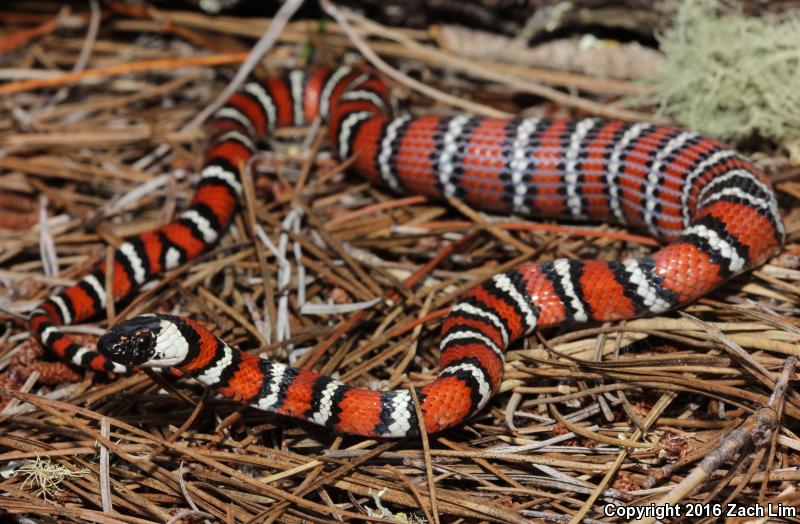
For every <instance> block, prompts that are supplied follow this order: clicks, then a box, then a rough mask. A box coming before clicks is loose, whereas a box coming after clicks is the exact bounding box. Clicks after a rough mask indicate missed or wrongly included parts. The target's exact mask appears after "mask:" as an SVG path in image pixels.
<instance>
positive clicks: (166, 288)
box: [0, 2, 800, 523]
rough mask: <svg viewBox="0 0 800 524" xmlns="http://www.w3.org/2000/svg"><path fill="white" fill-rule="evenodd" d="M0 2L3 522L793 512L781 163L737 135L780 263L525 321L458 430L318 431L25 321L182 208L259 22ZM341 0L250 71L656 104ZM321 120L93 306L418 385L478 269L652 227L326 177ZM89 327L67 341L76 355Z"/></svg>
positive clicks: (504, 99)
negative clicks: (691, 296) (422, 433)
mask: <svg viewBox="0 0 800 524" xmlns="http://www.w3.org/2000/svg"><path fill="white" fill-rule="evenodd" d="M51 7H53V6H51ZM0 9H2V10H3V11H2V13H0V19H2V20H3V25H2V26H0V30H1V31H2V33H0V50H2V57H0V75H2V81H3V82H4V83H3V84H0V95H1V96H2V101H3V103H2V107H0V111H2V117H0V151H2V152H1V153H0V321H2V323H3V328H2V331H0V333H2V336H0V387H1V388H2V391H3V396H2V408H0V409H2V411H0V427H1V428H2V431H0V518H6V519H16V520H12V521H16V522H101V523H111V522H125V523H139V522H205V521H209V522H231V523H233V522H242V523H244V522H278V521H280V522H301V521H302V522H331V521H349V520H355V521H387V522H424V521H440V522H529V521H537V520H539V519H547V520H548V521H552V522H570V521H577V520H580V519H584V520H585V521H586V522H595V521H609V520H611V521H621V519H620V518H610V517H608V516H607V515H604V513H603V507H604V505H606V504H607V503H609V502H615V503H616V504H619V505H646V504H651V503H656V502H659V503H663V502H664V501H669V502H671V503H678V502H681V503H688V502H708V501H714V502H720V503H721V502H728V501H732V502H735V503H738V504H741V505H744V506H753V505H755V504H756V503H760V504H764V505H766V504H768V503H772V504H775V505H777V504H778V503H781V504H784V505H786V506H787V507H788V506H795V505H797V504H798V503H800V494H798V492H797V490H796V488H795V486H796V485H797V482H798V481H799V480H800V470H798V469H797V466H798V461H799V460H800V437H798V436H797V435H796V434H795V431H796V430H797V428H798V422H800V396H798V395H797V393H796V392H795V391H794V389H793V384H792V381H793V379H794V365H795V363H796V357H797V356H798V353H799V350H798V348H800V344H798V342H800V324H798V322H797V320H796V318H797V302H798V299H799V298H800V263H798V257H800V245H798V239H799V238H800V237H799V236H798V231H800V206H798V200H797V199H798V198H799V197H800V184H798V182H797V181H796V178H797V177H796V175H797V168H793V167H791V166H790V164H789V162H788V160H787V159H786V158H784V157H782V156H781V155H780V154H779V153H776V152H775V151H774V150H772V149H770V148H768V147H767V146H764V147H762V148H760V149H752V150H750V151H749V153H751V154H752V155H751V156H752V157H753V158H754V159H755V162H756V164H757V165H758V166H759V167H761V168H762V169H764V170H765V172H766V173H767V175H768V176H769V177H770V178H771V180H772V181H773V184H774V186H775V187H776V192H777V194H778V197H779V202H780V204H781V212H782V215H783V218H784V223H785V225H786V229H787V242H786V246H785V248H784V250H783V252H782V254H781V255H779V256H777V257H775V258H773V259H771V260H770V261H769V262H767V264H765V265H763V266H761V267H759V268H758V269H756V270H755V271H752V272H749V273H747V274H745V275H742V276H739V277H737V278H735V279H734V280H733V281H731V282H729V283H727V284H726V285H724V286H722V287H721V288H719V289H718V290H716V291H714V292H713V293H711V294H709V295H708V296H706V297H704V298H702V299H701V300H699V301H696V302H694V303H693V304H692V305H689V306H686V307H683V308H680V310H679V311H678V312H669V313H664V314H662V315H659V316H657V317H654V318H645V319H637V320H630V321H625V322H609V323H605V324H592V325H587V326H578V327H572V328H570V327H558V328H552V329H545V330H542V331H540V332H537V333H536V334H535V335H533V336H531V337H528V338H527V339H525V340H524V342H523V343H517V344H515V345H514V346H513V347H512V348H511V350H510V351H509V352H508V353H507V358H506V364H505V373H504V376H503V382H502V384H501V386H500V393H499V394H497V395H496V396H494V397H493V399H492V400H491V401H490V403H489V405H488V406H487V407H486V408H484V409H483V410H482V411H481V412H480V413H479V415H477V416H475V417H473V418H471V419H470V420H469V421H468V422H467V423H465V424H463V425H461V426H460V427H458V428H455V429H452V430H448V431H446V432H443V433H437V434H431V435H429V436H426V437H425V438H423V439H421V440H417V439H409V440H369V439H364V438H354V437H347V436H339V435H336V434H333V433H331V432H330V431H326V430H323V429H320V428H318V427H316V426H313V425H310V424H304V423H300V422H296V421H293V420H290V419H288V418H285V417H280V416H276V415H272V414H267V413H263V412H260V411H258V410H254V409H250V408H242V407H241V406H240V405H239V404H237V403H235V402H232V401H229V400H225V399H223V398H221V397H219V396H218V395H216V394H215V393H213V392H210V391H207V390H204V389H203V388H202V387H200V386H199V385H197V383H195V382H193V381H190V380H184V381H175V380H170V379H167V378H165V377H162V376H161V375H160V374H157V373H153V372H148V373H145V372H139V373H136V374H133V375H131V376H125V377H117V378H115V379H113V380H111V379H109V378H107V377H103V376H101V375H99V374H95V373H92V372H85V371H82V370H79V369H77V368H74V367H70V366H67V365H64V364H62V363H59V362H55V361H54V360H53V359H52V358H50V357H49V356H48V355H45V354H43V351H42V348H41V346H40V345H39V344H38V342H36V341H35V339H34V338H32V337H30V335H29V334H28V333H27V331H26V330H27V325H26V322H25V318H26V316H27V314H28V312H30V310H31V309H32V308H33V307H35V306H36V304H38V303H39V302H40V301H41V300H42V299H43V298H45V297H47V296H48V295H49V294H50V293H51V292H52V291H54V290H56V289H57V288H59V287H60V286H67V285H71V284H74V283H75V282H76V281H77V280H78V279H79V278H81V277H82V276H83V275H85V274H86V273H87V272H88V271H89V270H91V269H92V268H93V267H94V266H95V265H96V264H98V263H99V262H101V261H103V260H106V259H107V258H108V257H109V256H110V254H111V253H113V248H114V246H118V245H119V244H120V243H121V241H122V240H121V239H123V238H125V237H128V236H130V235H135V234H138V233H141V232H144V231H147V230H150V229H152V228H154V227H157V226H159V225H161V224H164V223H166V222H168V221H169V220H170V219H171V217H173V216H174V215H175V214H176V213H177V212H179V211H180V210H181V209H183V208H185V206H186V205H187V199H188V198H189V196H190V195H191V194H192V187H193V185H194V183H195V177H196V175H195V173H196V172H197V170H198V168H199V167H200V166H201V165H202V158H203V150H204V149H203V148H204V135H203V133H202V131H201V128H199V127H198V126H196V125H195V124H194V123H193V121H195V119H196V118H197V115H198V114H202V113H203V111H204V110H205V109H206V108H208V107H209V106H210V105H211V104H212V102H213V100H214V99H215V97H216V96H217V95H218V94H219V93H220V92H221V91H222V90H223V89H224V87H225V86H226V85H227V84H228V82H229V81H230V80H231V78H232V77H233V75H234V73H235V71H236V69H237V68H238V67H239V65H240V64H241V62H242V61H243V60H244V59H245V57H247V55H248V52H249V51H250V48H251V46H252V44H253V38H258V37H260V36H261V35H262V34H263V33H264V32H265V31H266V30H267V27H268V26H269V21H267V20H261V19H253V18H241V19H236V18H235V17H211V16H206V15H202V14H197V13H188V12H177V11H155V10H152V9H151V10H148V9H139V8H134V7H130V6H127V5H121V4H117V3H115V2H108V3H103V6H102V9H101V10H99V11H97V13H96V14H95V15H94V16H93V15H92V12H91V11H88V10H86V8H85V7H84V6H83V5H81V6H78V7H76V6H73V9H72V10H70V11H69V12H61V13H60V14H58V13H57V10H56V9H53V10H52V11H46V10H44V9H43V10H41V11H37V12H33V11H30V10H26V9H25V8H24V4H23V3H11V4H8V6H3V7H2V8H0ZM339 14H340V16H344V17H345V22H346V23H347V24H350V26H354V28H355V29H357V31H354V30H352V29H351V30H350V31H348V30H347V28H343V26H342V25H339V24H336V23H332V22H329V23H326V24H322V25H320V24H317V23H315V22H313V21H310V22H306V21H298V22H291V23H289V24H288V25H286V27H284V28H283V30H282V31H281V32H280V33H279V34H280V36H278V38H277V41H276V42H275V43H274V45H273V46H272V48H271V49H270V50H269V52H268V54H267V55H266V63H267V64H268V67H265V66H264V64H263V63H262V64H260V65H259V67H258V69H257V70H256V71H257V73H260V74H263V73H265V72H266V71H279V70H285V69H289V68H293V67H304V66H306V65H308V64H309V63H313V64H316V65H319V64H327V65H331V66H336V65H338V64H339V63H340V62H341V61H342V60H343V59H345V58H343V57H344V56H345V55H347V58H346V60H352V61H354V63H356V64H362V65H372V66H376V64H377V67H378V69H381V70H383V68H384V67H386V68H390V69H391V70H392V71H394V72H395V73H396V72H398V71H405V72H409V73H412V77H413V78H411V77H408V76H406V75H397V76H396V77H394V78H392V79H390V80H389V81H388V82H389V85H390V87H391V88H392V91H393V92H394V94H395V95H396V96H397V97H398V98H399V99H400V101H401V104H402V105H403V106H405V107H407V108H409V109H410V110H411V111H412V112H414V113H415V114H428V113H438V114H442V113H447V112H448V111H450V112H452V111H454V110H455V109H457V110H471V111H473V112H477V113H479V114H484V115H488V116H502V115H504V114H518V113H520V112H523V111H524V113H525V115H526V116H551V117H554V116H555V117H558V116H560V117H565V116H585V115H587V114H593V115H599V116H605V117H618V118H623V119H629V120H630V119H641V118H644V119H649V120H659V119H663V117H656V116H655V115H653V114H652V113H651V112H650V110H651V108H649V107H641V108H637V109H635V110H634V109H623V108H622V107H621V106H619V105H618V104H613V103H612V102H614V100H616V99H618V98H619V96H623V95H630V94H631V93H640V92H641V91H642V89H643V88H642V87H641V85H640V84H637V83H634V82H630V81H627V80H610V79H603V78H595V77H592V76H588V75H587V74H585V73H563V74H561V73H559V74H551V75H550V76H548V75H545V74H542V75H540V76H537V72H536V69H535V68H530V69H529V70H527V69H525V68H520V69H523V70H525V71H527V73H525V74H522V73H520V71H517V73H519V74H518V75H516V76H514V75H511V74H510V73H509V66H508V65H506V64H503V63H499V62H498V63H494V62H491V61H488V60H484V61H481V60H477V59H465V58H461V57H458V56H457V55H455V54H454V53H453V51H452V50H448V49H443V48H440V47H437V43H436V42H435V41H434V40H433V39H432V38H431V36H430V34H429V33H428V32H426V31H419V30H404V29H394V28H388V27H383V26H380V25H378V24H376V23H374V22H370V21H369V20H366V19H362V18H359V17H358V16H355V15H353V14H352V13H350V12H348V11H339ZM98 20H99V23H98V29H97V30H96V31H95V30H93V29H92V27H93V22H98ZM364 46H366V47H367V52H366V53H365V51H364ZM87 50H88V51H87ZM309 50H312V52H311V53H309ZM370 51H371V52H374V53H377V55H378V57H377V58H378V60H380V63H376V62H370V61H371V60H372V59H373V58H374V57H371V56H370ZM310 57H313V58H310ZM365 57H366V58H365ZM384 60H385V61H386V62H383V61H384ZM76 64H78V66H79V67H77V68H76V69H75V70H74V71H72V72H67V71H71V70H72V69H73V68H74V67H75V66H76ZM395 68H396V69H395ZM383 72H386V71H383ZM390 76H391V75H390ZM414 78H423V79H424V85H425V86H428V88H427V89H423V90H422V91H420V89H419V86H418V85H417V82H416V81H414ZM565 88H567V89H565ZM567 93H569V94H567ZM454 108H455V109H454ZM325 137H326V134H325V132H324V129H321V128H320V126H319V125H312V126H310V127H304V128H294V129H284V130H281V131H279V132H278V133H277V135H276V136H275V137H273V138H272V139H271V140H270V145H271V150H270V151H265V152H263V153H261V154H259V155H257V158H256V159H255V161H254V162H253V163H252V177H251V178H249V177H248V178H246V179H245V188H244V194H245V197H244V205H243V207H242V209H241V212H240V213H238V214H237V216H236V218H235V219H234V223H233V226H232V228H231V231H230V232H229V233H228V234H226V235H225V236H224V238H223V239H222V241H221V242H220V243H219V245H218V246H216V247H215V248H214V249H212V250H211V251H210V252H209V253H207V254H204V255H202V256H200V257H199V258H197V259H195V260H193V261H191V262H189V263H187V264H185V265H182V266H180V267H178V268H176V269H174V270H171V271H168V272H167V273H165V274H164V276H163V277H162V278H161V279H159V280H157V281H156V282H155V283H153V284H150V285H147V286H145V288H144V289H143V290H142V291H141V292H140V293H139V294H138V295H137V297H136V298H135V299H134V300H133V301H131V302H130V303H129V304H125V305H124V307H116V308H115V307H113V306H110V307H108V311H107V313H108V316H109V317H110V318H112V319H122V318H130V317H133V316H136V315H138V314H142V313H147V312H157V313H181V314H185V315H190V316H191V317H192V318H194V319H197V320H198V321H200V322H202V323H203V324H204V325H206V326H208V327H209V328H210V329H212V330H213V331H214V333H215V334H217V335H219V336H221V337H223V338H224V339H225V340H226V341H227V342H228V343H229V344H231V345H235V346H238V347H240V348H242V349H245V350H247V351H249V352H251V353H253V354H260V355H262V356H265V357H269V358H270V359H272V360H276V361H280V362H286V363H291V364H292V365H293V366H295V367H303V366H306V367H308V368H309V369H313V370H315V371H317V372H320V373H323V374H332V373H335V374H336V376H337V378H339V379H341V380H342V381H344V382H347V383H351V384H355V385H360V386H365V387H371V388H377V389H392V388H397V387H408V386H417V385H422V384H425V383H427V382H430V381H431V380H433V379H434V378H435V376H436V371H437V364H438V336H439V329H440V327H441V326H440V325H441V319H442V318H443V317H444V315H445V314H446V313H447V310H448V309H449V308H450V307H451V306H452V305H453V304H454V303H455V302H456V301H457V299H458V298H459V297H461V296H462V295H463V294H464V293H465V292H466V291H467V290H469V289H470V288H472V287H473V286H475V285H476V284H477V283H479V282H482V281H484V280H486V279H487V278H490V277H491V276H492V275H494V274H496V273H498V272H500V271H503V270H506V269H509V268H511V267H514V266H516V265H519V264H520V263H522V262H525V261H540V260H548V259H555V258H563V257H566V258H589V259H593V258H599V259H602V260H618V259H623V258H625V257H632V256H641V255H644V254H646V253H649V252H651V251H652V250H653V249H654V248H655V246H657V243H656V242H655V241H653V240H652V239H651V238H649V237H647V236H643V235H642V234H640V233H639V232H636V231H626V230H624V229H621V228H618V227H616V226H607V225H591V224H581V223H574V224H569V223H567V224H564V223H559V224H556V223H554V222H552V221H547V220H525V219H520V218H509V217H502V216H495V215H489V214H485V213H481V212H478V211H476V210H474V209H472V208H471V207H470V206H469V205H467V204H466V203H464V202H463V201H460V200H458V199H456V198H451V199H450V201H449V202H444V203H442V202H438V201H434V200H432V199H428V198H425V197H421V196H405V197H400V196H396V195H393V194H392V193H390V192H388V191H385V190H382V189H377V188H375V187H374V186H373V185H371V184H369V183H367V182H365V181H364V180H361V179H359V178H357V177H356V176H354V175H353V174H352V173H350V172H348V169H347V168H348V166H349V164H350V163H352V160H351V161H345V162H344V163H341V162H338V161H337V160H335V157H334V156H333V155H332V153H331V151H330V148H329V147H328V146H327V141H326V139H325ZM299 290H300V291H299ZM110 323H112V322H109V321H108V320H98V321H96V322H93V323H89V324H82V325H79V326H76V327H72V328H69V329H68V332H69V333H70V334H71V335H72V336H74V337H75V339H76V340H78V341H80V342H81V343H83V344H94V343H95V342H96V340H97V338H98V336H99V335H100V334H102V333H103V332H105V330H106V328H107V327H108V326H109V324H110ZM713 517H714V516H713V515H711V516H710V518H709V519H707V521H713V520H714V518H713ZM790 520H797V519H790Z"/></svg>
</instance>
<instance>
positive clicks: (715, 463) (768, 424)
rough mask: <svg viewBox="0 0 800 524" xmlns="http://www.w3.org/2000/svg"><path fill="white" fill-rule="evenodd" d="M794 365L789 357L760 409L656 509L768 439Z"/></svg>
mask: <svg viewBox="0 0 800 524" xmlns="http://www.w3.org/2000/svg"><path fill="white" fill-rule="evenodd" d="M796 365H797V357H794V356H792V357H789V358H787V359H786V360H785V361H784V362H783V370H782V371H781V375H780V377H778V380H777V382H776V383H775V389H774V390H773V392H772V396H771V397H770V399H769V403H768V404H767V405H766V406H762V407H760V408H759V409H758V410H756V411H755V413H753V414H752V415H750V416H749V417H748V418H747V420H745V421H744V423H743V424H742V425H740V426H739V427H737V428H736V429H734V430H733V431H731V432H730V433H728V434H727V435H726V436H723V437H722V439H720V443H719V445H718V446H717V447H716V448H715V449H714V450H713V451H712V452H711V453H709V454H708V456H707V457H706V458H704V459H703V461H702V462H700V464H698V465H697V466H696V467H695V468H694V469H693V470H692V472H691V473H689V475H688V476H687V477H686V478H684V479H683V480H682V481H681V482H680V483H679V484H678V485H677V486H675V487H674V488H672V490H670V492H669V493H668V494H667V495H666V496H665V497H664V498H662V499H661V500H659V501H658V502H656V505H657V506H663V505H675V504H677V503H678V502H680V501H681V500H683V499H684V498H686V497H688V496H689V495H690V494H691V493H692V492H693V491H694V490H695V489H696V488H697V487H699V486H700V485H702V484H703V483H705V482H706V481H707V480H708V479H709V478H710V477H711V474H712V473H714V471H716V470H717V468H719V467H720V466H722V465H723V464H724V463H726V462H727V461H728V460H730V459H731V458H732V457H733V456H734V455H735V454H736V453H737V452H738V451H739V450H741V449H744V448H746V447H747V446H751V445H756V446H760V445H762V444H763V443H764V442H766V441H767V440H769V438H770V436H771V434H772V431H773V430H775V428H776V427H777V426H778V423H779V422H780V420H779V419H778V410H779V408H780V405H781V404H782V403H783V399H784V397H785V396H786V391H787V389H788V388H789V379H790V378H791V377H792V373H793V372H794V368H795V366H796ZM653 522H655V518H654V517H649V518H645V519H641V520H637V521H634V523H633V524H651V523H653Z"/></svg>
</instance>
